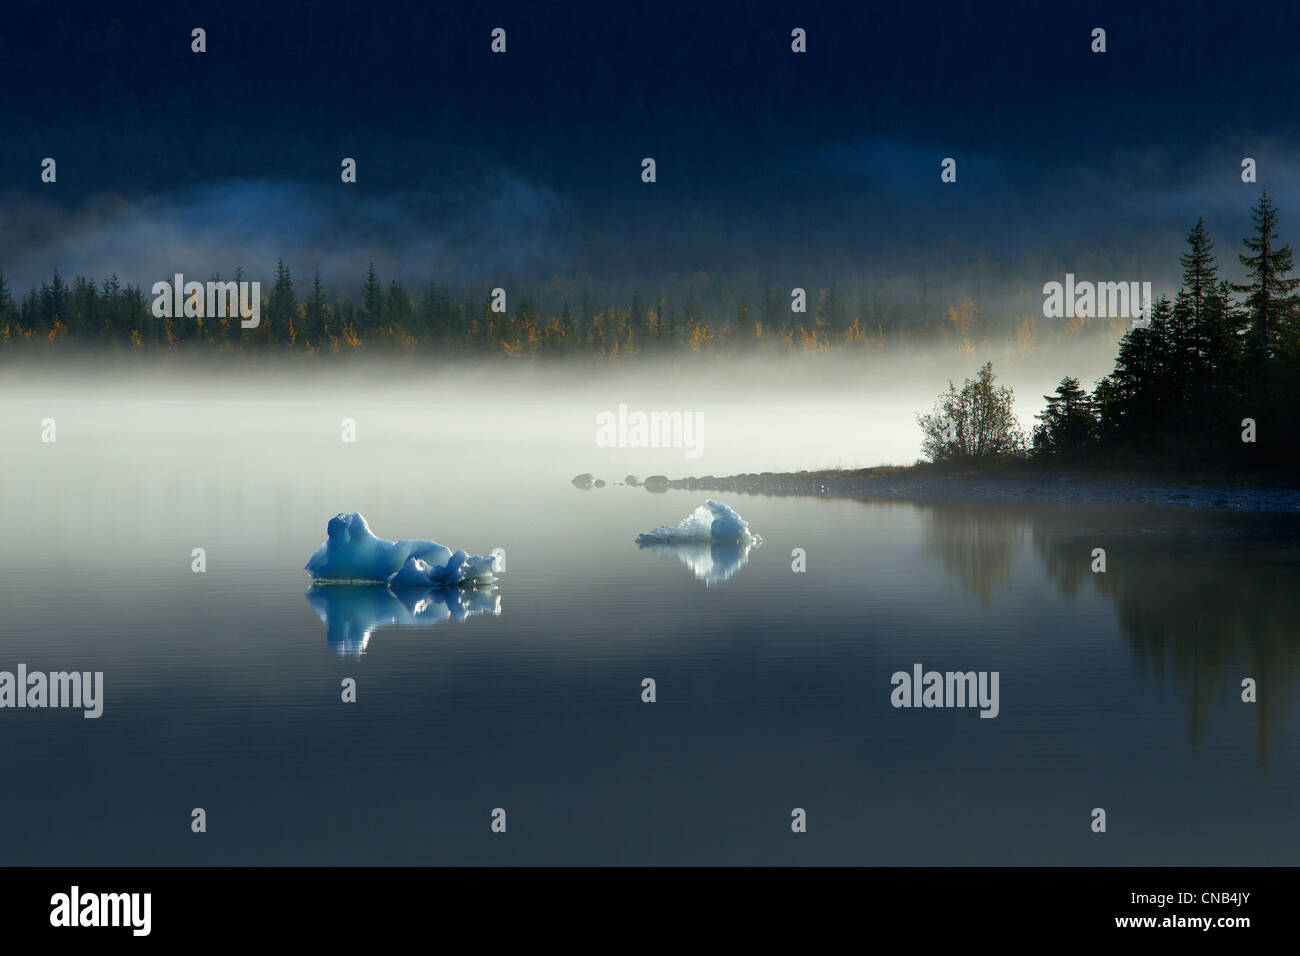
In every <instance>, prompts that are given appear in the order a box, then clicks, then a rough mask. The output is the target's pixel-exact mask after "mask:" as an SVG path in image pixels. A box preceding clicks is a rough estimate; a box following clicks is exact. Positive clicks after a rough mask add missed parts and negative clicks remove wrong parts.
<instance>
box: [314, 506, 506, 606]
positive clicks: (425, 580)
mask: <svg viewBox="0 0 1300 956" xmlns="http://www.w3.org/2000/svg"><path fill="white" fill-rule="evenodd" d="M325 533H326V538H325V543H324V544H322V545H321V546H320V547H319V548H318V549H316V553H315V554H313V555H312V556H311V560H309V561H308V562H307V565H306V570H307V571H308V572H309V573H310V574H311V576H312V577H313V578H314V579H315V580H316V581H317V582H318V583H326V582H335V583H337V582H344V583H354V584H369V583H379V584H383V583H392V584H394V585H395V586H397V587H423V588H427V587H432V586H437V587H477V586H479V585H482V584H488V583H491V582H492V581H493V580H495V578H494V577H493V575H492V570H493V558H492V556H491V555H488V556H481V555H477V554H466V553H465V552H464V551H457V552H456V553H455V554H453V553H452V551H451V549H450V548H447V547H444V546H443V545H441V544H438V543H437V542H435V541H429V540H427V539H414V540H412V539H407V538H403V539H401V540H398V541H389V540H387V539H386V538H380V537H378V536H376V535H375V534H374V532H372V531H371V530H370V525H368V524H367V523H366V519H365V518H363V517H362V516H361V514H360V513H359V512H354V513H352V514H350V515H348V514H340V515H335V516H334V517H333V518H331V519H330V521H329V524H328V525H327V526H326V529H325Z"/></svg>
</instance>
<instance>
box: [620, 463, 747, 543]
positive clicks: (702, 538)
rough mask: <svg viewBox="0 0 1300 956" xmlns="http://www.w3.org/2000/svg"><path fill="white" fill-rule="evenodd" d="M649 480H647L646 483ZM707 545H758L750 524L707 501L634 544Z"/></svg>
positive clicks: (722, 505) (644, 535) (733, 510)
mask: <svg viewBox="0 0 1300 956" xmlns="http://www.w3.org/2000/svg"><path fill="white" fill-rule="evenodd" d="M647 480H649V479H647ZM710 541H734V542H738V543H741V544H755V543H758V542H759V541H761V539H760V538H759V537H758V535H756V534H751V533H750V531H749V522H748V521H746V520H745V519H744V518H742V517H741V516H740V515H739V514H737V513H736V510H735V509H734V508H731V507H729V506H728V505H724V504H723V503H722V502H721V501H714V500H713V499H712V498H710V499H709V500H708V501H706V502H705V503H704V504H702V505H700V506H699V507H698V508H696V509H695V510H694V511H692V512H691V513H690V514H688V515H687V516H686V517H685V518H683V519H682V520H681V521H679V522H678V523H677V524H675V525H660V526H659V527H657V528H655V529H654V530H653V531H647V532H645V533H644V534H639V535H637V536H636V543H637V544H639V545H641V546H642V547H645V546H646V545H653V544H704V543H707V542H710Z"/></svg>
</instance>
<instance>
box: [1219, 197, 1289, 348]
mask: <svg viewBox="0 0 1300 956" xmlns="http://www.w3.org/2000/svg"><path fill="white" fill-rule="evenodd" d="M1251 220H1252V221H1253V222H1254V224H1255V234H1254V235H1253V236H1248V237H1247V238H1246V239H1244V240H1243V243H1244V244H1245V246H1246V250H1247V252H1248V253H1249V254H1248V255H1241V256H1239V257H1238V258H1239V259H1241V264H1242V265H1243V266H1245V267H1246V274H1247V275H1248V276H1249V278H1250V281H1249V282H1247V283H1244V284H1241V285H1234V286H1233V289H1235V290H1236V291H1237V292H1244V293H1246V299H1245V306H1246V313H1247V317H1248V320H1249V323H1250V325H1249V327H1248V330H1247V332H1246V353H1247V354H1246V358H1247V362H1248V363H1250V365H1251V366H1252V368H1251V369H1250V371H1252V372H1259V371H1261V370H1262V367H1263V366H1264V365H1265V364H1266V363H1267V361H1268V359H1269V358H1270V357H1272V356H1273V355H1274V354H1276V353H1277V351H1278V350H1279V349H1281V348H1282V347H1284V346H1285V345H1287V344H1289V340H1290V339H1291V338H1292V337H1293V336H1294V331H1295V329H1294V325H1295V315H1296V309H1297V306H1298V305H1300V297H1297V295H1296V294H1295V290H1296V288H1297V287H1300V278H1291V272H1292V270H1293V269H1294V263H1293V261H1292V254H1291V247H1290V246H1289V245H1280V244H1279V241H1278V236H1277V209H1276V208H1275V207H1274V205H1273V200H1272V199H1271V198H1269V195H1268V193H1267V192H1265V193H1263V194H1262V195H1261V196H1260V198H1259V203H1258V205H1256V206H1255V208H1254V210H1253V211H1252V213H1251Z"/></svg>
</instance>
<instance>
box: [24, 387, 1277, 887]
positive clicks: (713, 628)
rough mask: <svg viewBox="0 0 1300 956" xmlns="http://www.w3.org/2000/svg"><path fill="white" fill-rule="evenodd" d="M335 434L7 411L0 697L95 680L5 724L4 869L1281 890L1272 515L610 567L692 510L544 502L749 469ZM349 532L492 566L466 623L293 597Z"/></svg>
mask: <svg viewBox="0 0 1300 956" xmlns="http://www.w3.org/2000/svg"><path fill="white" fill-rule="evenodd" d="M356 408H357V406H353V407H352V408H351V409H342V408H338V407H335V406H334V405H332V404H330V403H328V402H323V403H320V402H318V403H313V402H301V403H295V402H277V401H272V400H265V401H247V402H241V401H230V402H220V401H213V400H207V399H203V400H193V401H191V400H187V399H185V398H184V397H183V396H181V397H176V396H172V397H159V396H154V397H152V398H150V399H149V400H138V401H137V400H131V401H118V400H90V399H82V400H71V399H63V398H57V399H56V398H52V397H49V396H48V395H45V394H43V393H41V392H39V390H37V391H33V392H31V393H23V394H18V393H15V392H12V391H11V392H9V393H7V394H6V395H5V396H4V404H3V407H2V408H0V411H3V424H0V448H2V449H3V468H2V469H0V520H2V521H3V525H4V529H5V535H4V544H3V546H2V548H0V669H4V670H14V669H15V668H16V666H17V664H19V663H25V664H26V665H27V666H28V668H29V669H30V670H43V671H53V670H73V669H75V670H79V671H103V673H104V712H103V716H102V717H101V718H99V719H97V720H87V719H84V718H83V717H82V715H81V713H80V711H76V710H50V709H47V710H32V709H23V710H17V709H3V710H0V753H3V758H4V761H5V771H6V772H5V774H4V781H5V786H3V787H0V821H3V823H4V830H5V840H4V841H3V847H2V848H0V862H3V863H5V864H66V865H117V864H388V863H393V864H441V863H453V864H502V863H505V864H517V863H527V864H591V863H607V864H634V863H636V864H641V863H649V864H755V863H757V864H826V863H835V864H1067V863H1080V864H1111V863H1115V864H1139V865H1145V864H1152V865H1155V864H1160V865H1196V864H1268V863H1272V864H1294V863H1296V862H1297V848H1300V818H1298V817H1297V815H1296V813H1295V807H1296V806H1297V804H1298V802H1300V749H1298V746H1300V707H1298V706H1297V705H1298V700H1297V698H1298V696H1300V686H1298V685H1300V626H1298V625H1297V621H1300V586H1298V585H1300V548H1298V547H1297V545H1298V544H1300V525H1298V524H1297V522H1296V521H1295V520H1294V519H1289V518H1280V517H1278V516H1262V517H1252V516H1236V515H1220V514H1198V513H1191V512H1170V511H1133V510H1112V509H1103V508H1087V507H1079V508H1074V509H1059V508H1052V507H1041V506H1033V505H1029V504H1026V505H1024V506H1010V505H989V504H976V503H951V504H909V503H905V502H895V501H891V502H878V503H868V502H857V501H847V500H819V499H806V498H770V497H753V496H744V495H733V496H722V497H723V500H726V501H727V502H728V503H729V504H731V505H733V506H734V507H736V508H737V509H738V510H739V511H740V512H741V514H742V515H743V516H744V517H745V518H746V519H748V520H749V522H750V524H751V527H752V528H753V529H754V530H755V531H757V532H758V533H759V534H760V535H761V536H762V537H763V539H764V540H763V543H762V545H761V546H760V547H758V548H756V549H753V550H751V551H750V552H749V553H748V554H747V555H745V556H744V558H745V560H744V563H743V564H741V565H740V566H738V567H732V566H730V563H732V562H731V559H734V557H735V556H734V555H731V556H728V555H726V554H719V555H713V554H703V555H701V554H698V553H696V554H687V555H678V554H673V553H664V552H659V551H655V550H648V549H639V548H638V547H637V546H636V545H635V544H634V543H633V540H634V538H635V536H636V534H637V533H638V532H641V531H646V530H649V529H650V528H652V527H654V526H655V525H659V524H670V523H674V522H676V521H678V520H680V519H681V518H682V517H684V516H685V515H686V514H687V513H689V512H690V511H691V510H692V509H693V508H694V507H695V506H697V505H698V504H700V503H702V501H703V499H704V497H705V496H704V495H702V494H694V493H689V492H683V491H671V492H666V493H660V494H653V493H650V492H647V491H645V490H643V489H639V488H631V487H621V486H617V485H611V486H609V487H605V488H601V489H593V490H591V491H581V490H579V489H577V488H575V487H573V486H572V485H571V484H570V483H569V479H570V478H571V477H572V476H573V475H574V474H576V473H578V472H583V471H592V472H594V473H597V474H598V475H600V476H602V477H604V478H606V479H609V480H612V481H621V480H622V478H623V475H624V474H626V473H627V472H629V471H635V472H637V473H639V474H641V475H642V476H643V477H644V475H645V474H648V473H653V472H654V471H665V472H667V473H668V474H670V475H673V476H680V475H685V474H702V473H705V471H708V472H711V473H715V474H727V473H731V472H732V471H744V470H756V469H757V468H759V467H762V466H763V463H759V462H755V463H754V464H750V465H747V464H745V462H744V461H742V460H741V458H742V457H743V452H744V449H743V448H737V449H734V450H731V451H729V454H731V457H730V458H726V457H722V458H718V457H714V458H712V459H709V460H708V461H707V463H705V464H697V463H695V462H685V461H682V460H681V457H680V453H678V456H677V458H676V459H675V464H674V462H673V461H668V460H666V459H665V458H663V457H662V456H660V457H652V456H650V455H646V456H644V457H642V458H637V457H636V456H635V454H634V452H633V450H623V451H622V452H620V453H619V455H616V456H611V457H608V458H605V459H602V458H600V457H599V455H598V453H597V451H596V450H595V449H594V448H593V447H592V445H591V438H590V431H591V427H590V422H591V409H589V408H579V409H577V410H576V411H574V410H573V409H565V408H560V407H551V406H546V405H544V404H537V405H524V404H519V405H509V406H502V407H500V408H496V409H493V410H484V409H477V408H464V407H462V408H450V409H448V408H442V407H440V406H436V405H434V404H429V405H421V404H420V403H418V402H416V403H412V405H411V406H410V407H402V408H397V407H392V406H384V407H381V406H380V405H378V404H376V405H374V406H371V405H365V404H363V405H361V406H360V408H361V411H360V413H358V412H357V411H356ZM349 411H350V412H351V413H352V414H359V422H360V424H359V428H360V434H361V438H360V440H359V441H358V442H357V443H356V444H355V445H351V444H344V443H342V442H340V440H339V435H338V428H339V421H340V415H342V414H348V413H349ZM47 414H48V415H50V416H52V417H54V418H55V419H56V420H57V423H58V432H57V441H56V442H54V443H48V444H47V443H42V442H40V440H39V434H40V429H39V423H40V421H41V420H42V418H43V417H44V416H46V415H47ZM787 437H788V438H789V440H790V441H791V442H797V441H798V440H799V434H798V428H797V423H796V422H794V420H793V417H791V424H790V425H789V426H788V427H783V426H780V425H779V424H778V426H774V427H773V429H771V430H770V431H768V432H767V433H766V435H765V437H764V451H763V455H764V457H765V458H770V457H771V455H770V454H769V453H770V452H771V449H773V448H778V449H779V447H780V445H781V443H782V441H783V440H785V439H786V438H787ZM835 457H836V456H835V455H834V454H829V455H827V456H826V458H825V460H824V461H823V463H827V462H833V461H834V459H835ZM602 466H603V470H602ZM354 510H357V511H361V512H362V513H363V514H365V515H366V517H367V518H368V520H369V522H370V525H371V527H372V528H373V530H374V531H375V532H376V533H377V534H379V535H382V536H385V537H390V538H397V537H431V538H433V539H435V540H437V541H440V542H442V543H444V544H447V545H449V546H451V547H452V548H453V549H454V548H458V547H463V548H466V549H467V550H469V551H471V552H477V553H487V552H489V551H491V550H492V549H494V548H502V549H504V550H505V552H506V570H505V572H504V573H503V574H502V575H501V576H500V580H499V582H498V585H497V587H496V589H495V590H494V591H493V592H491V594H490V595H486V596H485V595H476V596H473V597H471V598H469V599H467V600H466V602H465V605H464V606H462V604H461V602H459V601H452V602H450V603H451V606H448V604H447V603H444V602H437V601H434V602H432V603H429V604H426V605H420V604H419V603H418V602H411V604H412V607H414V612H413V611H412V608H411V607H408V606H407V604H406V603H403V602H402V601H401V600H400V599H399V598H397V597H396V596H393V595H390V594H388V592H387V591H386V590H385V589H382V588H380V589H359V590H355V589H354V590H355V593H331V594H327V595H321V594H319V593H317V594H314V595H309V594H308V586H309V583H310V582H309V579H308V576H307V575H306V573H305V572H304V571H303V570H302V566H303V564H304V563H305V562H306V560H307V558H308V557H309V556H310V555H311V553H312V551H313V550H314V549H315V548H316V547H317V546H318V545H319V544H320V542H321V541H322V540H323V538H324V535H325V523H326V521H327V520H328V519H329V518H330V517H332V516H333V515H334V514H336V513H338V512H340V511H354ZM1098 547H1101V548H1105V550H1106V557H1107V571H1106V572H1105V573H1104V574H1094V573H1093V572H1092V571H1091V570H1090V565H1091V563H1092V550H1093V549H1094V548H1098ZM195 548H203V549H204V550H205V554H206V571H205V572H204V573H201V574H196V573H194V572H193V571H192V570H191V562H192V560H193V559H192V557H191V554H192V551H193V549H195ZM796 548H801V549H804V551H805V552H806V566H807V571H806V573H794V572H793V571H792V570H791V565H792V561H793V560H794V559H793V558H792V551H793V550H794V549H796ZM710 561H712V562H713V564H712V567H711V569H710V567H708V566H707V565H708V564H709V562H710ZM688 562H694V564H695V565H697V566H700V565H705V566H702V567H700V569H699V575H700V576H697V573H696V571H695V570H693V569H692V567H691V566H690V564H689V563H688ZM710 574H711V576H712V580H710ZM465 612H471V613H468V614H466V615H465V616H464V619H463V620H457V619H456V617H457V616H458V615H460V614H463V613H465ZM440 618H445V619H444V620H439V619H440ZM917 663H920V664H922V665H923V666H924V668H925V669H926V670H930V669H934V670H939V671H949V670H954V671H968V670H974V671H990V672H991V671H996V672H998V673H999V675H1000V706H999V714H998V716H997V717H996V719H981V718H980V717H979V716H978V711H977V710H976V709H971V708H968V709H956V708H934V709H925V708H921V709H910V708H895V707H894V706H892V705H891V701H890V698H891V691H892V689H893V688H892V686H891V675H892V674H894V673H895V672H897V671H907V672H910V671H911V670H912V667H913V665H914V664H917ZM647 677H649V678H653V679H654V681H655V682H656V697H657V699H656V701H655V702H654V703H644V702H643V701H642V681H643V679H644V678H647ZM346 678H352V679H354V680H355V681H356V687H357V700H356V702H355V703H344V702H343V701H342V700H341V690H340V688H341V683H342V681H344V679H346ZM1244 678H1252V679H1254V680H1255V681H1256V682H1257V685H1258V691H1257V692H1258V701H1257V702H1255V703H1243V702H1242V700H1241V682H1242V680H1243V679H1244ZM196 807H201V808H203V809H204V810H205V811H206V814H207V832H206V833H203V834H196V833H193V832H191V827H190V822H191V810H192V809H193V808H196ZM1098 807H1100V808H1104V809H1105V810H1106V813H1107V832H1105V833H1103V834H1098V833H1094V832H1092V830H1091V822H1092V811H1093V809H1094V808H1098ZM495 808H503V809H504V810H505V811H506V814H507V832H506V833H505V834H497V833H493V832H492V830H491V826H490V824H491V815H492V812H493V810H494V809H495ZM794 808H802V809H804V810H805V811H806V813H807V832H806V833H802V834H796V833H792V832H791V825H790V824H791V813H792V810H793V809H794Z"/></svg>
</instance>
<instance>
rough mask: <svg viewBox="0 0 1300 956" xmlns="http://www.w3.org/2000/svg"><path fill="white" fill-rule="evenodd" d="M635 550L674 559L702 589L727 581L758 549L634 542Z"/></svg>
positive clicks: (741, 544) (744, 544) (752, 544)
mask: <svg viewBox="0 0 1300 956" xmlns="http://www.w3.org/2000/svg"><path fill="white" fill-rule="evenodd" d="M637 547H638V548H641V549H642V550H645V551H653V552H654V553H655V554H667V555H672V556H673V557H675V558H677V560H678V561H680V562H682V564H684V565H686V566H687V567H688V568H690V569H691V571H693V572H694V573H695V579H696V580H697V581H703V582H704V584H705V586H706V587H708V586H711V585H714V584H721V583H722V582H724V581H727V580H729V579H730V578H731V577H732V576H733V575H734V574H735V573H736V572H737V571H739V570H740V569H741V568H743V567H744V566H745V563H746V562H747V561H749V552H750V551H751V550H752V549H753V548H756V547H758V542H757V541H692V542H682V543H680V544H663V543H659V542H647V541H638V542H637Z"/></svg>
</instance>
